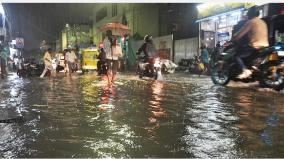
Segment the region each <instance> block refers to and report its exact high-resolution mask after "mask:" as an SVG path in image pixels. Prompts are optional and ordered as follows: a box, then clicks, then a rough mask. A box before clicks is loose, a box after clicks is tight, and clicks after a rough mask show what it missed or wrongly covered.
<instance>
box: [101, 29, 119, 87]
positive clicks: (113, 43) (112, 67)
mask: <svg viewBox="0 0 284 159" xmlns="http://www.w3.org/2000/svg"><path fill="white" fill-rule="evenodd" d="M103 48H104V51H105V53H106V61H107V77H108V83H109V84H111V85H112V84H114V80H115V77H116V73H117V69H118V57H119V56H121V54H122V50H121V47H119V44H117V38H116V37H115V36H113V35H112V31H111V30H107V31H106V37H105V39H104V41H103Z"/></svg>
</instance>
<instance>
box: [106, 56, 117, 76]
mask: <svg viewBox="0 0 284 159" xmlns="http://www.w3.org/2000/svg"><path fill="white" fill-rule="evenodd" d="M117 69H118V60H109V59H107V72H108V73H110V72H112V74H113V75H115V74H116V73H117Z"/></svg>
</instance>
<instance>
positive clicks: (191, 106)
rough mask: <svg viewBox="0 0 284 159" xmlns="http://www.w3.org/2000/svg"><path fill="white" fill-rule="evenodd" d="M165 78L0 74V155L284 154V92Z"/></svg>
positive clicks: (205, 79)
mask: <svg viewBox="0 0 284 159" xmlns="http://www.w3.org/2000/svg"><path fill="white" fill-rule="evenodd" d="M165 80H166V81H163V82H156V81H153V80H150V79H143V80H140V79H138V78H137V77H135V76H133V75H131V74H122V75H120V76H119V78H118V80H117V82H116V84H115V86H114V87H109V86H107V84H106V82H104V81H102V80H101V79H100V78H98V77H97V76H95V75H92V74H88V75H84V76H76V77H74V78H71V79H70V78H67V77H58V78H56V79H48V78H45V79H39V78H29V79H22V78H18V77H17V76H15V75H10V76H8V78H7V79H4V80H1V81H0V87H1V93H0V99H1V103H0V107H1V109H17V110H18V109H19V110H20V112H21V115H22V116H23V117H24V122H15V123H0V157H13V158H14V157H202V158H205V157H206V158H207V157H210V158H211V157H226V158H232V157H284V151H283V150H284V136H283V132H284V98H283V97H284V96H283V94H281V93H277V92H271V91H259V90H255V89H250V88H239V87H219V86H214V85H213V84H212V82H211V81H210V78H208V77H192V76H188V75H180V74H175V75H170V76H167V77H165Z"/></svg>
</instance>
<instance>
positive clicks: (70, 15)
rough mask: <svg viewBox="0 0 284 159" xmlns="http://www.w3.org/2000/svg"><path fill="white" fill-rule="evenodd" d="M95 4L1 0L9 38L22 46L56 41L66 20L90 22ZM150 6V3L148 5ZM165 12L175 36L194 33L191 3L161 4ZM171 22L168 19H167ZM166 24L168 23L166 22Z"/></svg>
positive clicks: (190, 35) (193, 11) (195, 32)
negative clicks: (173, 25) (20, 41)
mask: <svg viewBox="0 0 284 159" xmlns="http://www.w3.org/2000/svg"><path fill="white" fill-rule="evenodd" d="M95 5H96V4H95V3H91V4H88V3H82V4H80V3H76V4H72V3H64V4H63V3H62V4H60V3H55V4H52V3H26V4H22V3H5V4H3V6H4V10H5V12H6V14H7V16H8V19H9V21H10V22H11V23H10V26H9V27H10V28H12V29H11V34H12V35H13V39H14V38H15V37H16V36H22V37H23V38H24V39H25V49H27V50H30V49H35V48H39V44H40V42H41V41H42V40H56V39H58V38H59V33H60V31H61V30H62V28H63V27H64V25H65V24H66V23H89V24H92V14H93V13H92V12H93V11H92V10H93V8H94V7H95ZM150 5H151V4H150ZM161 5H164V6H166V10H165V11H166V12H167V13H169V12H168V10H169V8H172V10H173V11H174V12H172V13H173V14H172V13H170V15H171V16H172V18H171V19H176V21H175V23H180V24H179V33H177V35H178V37H179V38H187V37H193V36H197V32H198V25H197V24H196V23H195V22H194V21H195V18H196V17H195V16H197V12H196V7H195V4H168V5H165V4H161ZM169 22H172V21H169ZM167 23H168V22H167Z"/></svg>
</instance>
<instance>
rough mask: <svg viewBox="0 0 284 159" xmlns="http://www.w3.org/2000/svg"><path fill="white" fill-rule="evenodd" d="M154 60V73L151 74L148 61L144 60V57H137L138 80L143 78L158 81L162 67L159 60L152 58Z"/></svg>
mask: <svg viewBox="0 0 284 159" xmlns="http://www.w3.org/2000/svg"><path fill="white" fill-rule="evenodd" d="M153 60H154V62H153V63H154V65H153V67H154V68H153V70H154V72H153V73H151V68H150V67H151V66H150V63H149V62H148V61H146V60H145V58H144V57H142V56H139V57H138V66H137V74H138V75H139V78H143V76H147V77H151V78H154V79H156V80H157V79H158V78H159V77H161V76H162V70H161V68H162V65H161V60H160V58H159V57H157V58H153Z"/></svg>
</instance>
